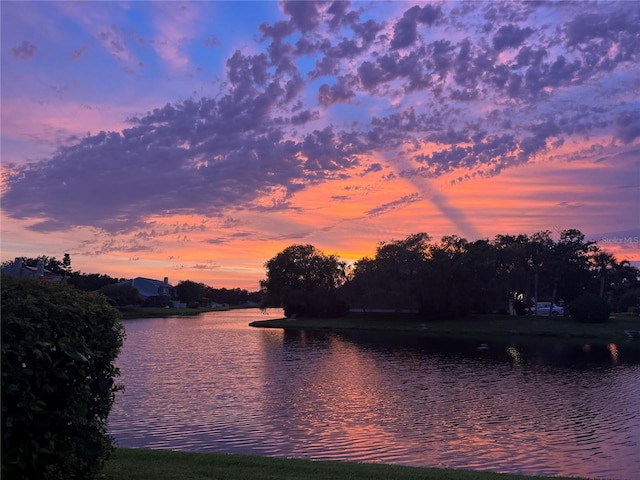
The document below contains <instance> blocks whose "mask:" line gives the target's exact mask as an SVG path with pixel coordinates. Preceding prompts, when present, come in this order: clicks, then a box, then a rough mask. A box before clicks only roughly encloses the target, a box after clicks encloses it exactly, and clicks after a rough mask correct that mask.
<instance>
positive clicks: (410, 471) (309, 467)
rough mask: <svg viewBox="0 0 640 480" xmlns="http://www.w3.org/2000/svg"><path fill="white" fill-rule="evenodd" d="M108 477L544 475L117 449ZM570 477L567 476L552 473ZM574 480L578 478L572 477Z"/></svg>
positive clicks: (288, 479)
mask: <svg viewBox="0 0 640 480" xmlns="http://www.w3.org/2000/svg"><path fill="white" fill-rule="evenodd" d="M104 473H105V477H106V479H107V480H148V479H150V478H152V479H154V480H211V479H216V480H256V479H260V480H302V479H304V480H390V479H394V480H540V479H542V478H545V477H532V476H522V475H512V474H500V473H491V472H474V471H469V470H448V469H440V468H417V467H404V466H399V465H386V464H372V463H351V462H336V461H312V460H301V459H283V458H271V457H259V456H251V455H226V454H217V453H190V452H172V451H166V450H146V449H117V450H116V451H115V453H114V454H113V456H112V458H111V459H110V460H108V461H107V462H106V463H105V468H104ZM553 478H554V480H562V478H564V479H565V480H568V479H567V477H553ZM574 480H576V479H575V477H574Z"/></svg>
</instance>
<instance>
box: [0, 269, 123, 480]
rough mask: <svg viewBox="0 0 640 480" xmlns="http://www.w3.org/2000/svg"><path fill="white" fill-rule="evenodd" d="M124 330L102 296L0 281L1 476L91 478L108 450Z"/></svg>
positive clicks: (36, 283)
mask: <svg viewBox="0 0 640 480" xmlns="http://www.w3.org/2000/svg"><path fill="white" fill-rule="evenodd" d="M123 339H124V331H123V328H122V325H121V324H120V321H119V313H118V312H117V310H115V309H114V308H113V307H111V306H110V305H109V304H108V303H107V301H106V300H105V299H104V298H102V297H101V296H97V295H92V294H88V293H84V292H81V291H78V290H76V289H74V288H73V287H69V286H65V285H59V284H55V283H52V282H48V281H45V280H37V279H17V278H9V277H3V278H2V478H11V479H38V480H40V479H43V480H45V479H46V480H49V479H63V478H64V479H75V478H83V479H85V478H91V477H92V476H94V475H95V474H96V473H97V472H98V471H99V470H100V469H101V467H102V463H103V461H104V460H105V459H106V458H107V457H108V455H109V453H110V452H111V450H112V449H113V441H112V439H111V437H109V436H108V435H107V434H106V429H105V427H106V421H107V416H108V414H109V411H110V410H111V406H112V405H113V401H114V394H115V392H116V391H118V390H119V389H120V387H118V386H117V385H115V384H114V378H115V377H116V376H117V375H118V374H119V371H118V369H117V368H116V367H115V366H114V364H113V362H114V360H115V359H116V357H117V355H118V353H119V351H120V348H121V346H122V342H123Z"/></svg>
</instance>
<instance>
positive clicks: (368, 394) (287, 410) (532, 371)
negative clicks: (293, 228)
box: [110, 310, 640, 479]
mask: <svg viewBox="0 0 640 480" xmlns="http://www.w3.org/2000/svg"><path fill="white" fill-rule="evenodd" d="M281 315H282V312H281V311H276V310H273V311H270V312H269V313H268V314H263V313H261V312H260V311H259V310H255V311H247V312H246V313H245V312H243V311H231V312H216V313H211V314H206V315H204V316H202V317H198V318H193V319H184V318H175V319H149V320H133V321H128V322H126V328H127V343H125V349H124V351H123V353H122V355H121V358H120V359H119V363H120V365H121V368H122V372H123V377H122V380H123V381H124V383H125V385H126V387H127V388H126V390H125V392H124V394H121V395H119V397H118V400H117V401H116V405H115V407H114V411H113V414H112V417H111V419H110V429H111V432H112V433H113V434H114V435H115V437H116V439H117V440H118V442H119V443H120V445H121V446H124V447H127V446H137V447H147V448H149V447H151V448H172V449H180V450H196V451H222V452H228V453H234V452H235V453H253V454H260V455H275V456H294V457H307V458H316V459H342V460H355V461H375V462H389V463H398V464H406V465H422V466H445V467H456V468H467V469H469V468H471V469H478V470H493V471H504V472H519V473H525V474H535V475H564V476H569V475H578V476H584V477H590V476H602V475H605V476H607V477H609V478H616V479H627V478H630V472H631V471H635V470H636V469H637V468H636V467H640V457H638V455H637V452H638V451H637V448H635V447H636V446H637V445H638V444H639V442H640V437H638V434H637V432H638V431H639V429H638V428H637V427H638V421H639V418H638V416H637V411H638V408H640V404H638V402H639V401H640V398H639V397H638V395H637V389H638V388H639V386H638V380H639V378H638V371H637V369H638V363H637V361H636V362H635V363H634V362H633V361H632V358H633V355H635V356H636V357H637V354H638V352H637V350H633V349H629V348H630V345H626V344H625V345H616V346H615V348H614V345H613V344H611V345H609V346H608V347H607V346H606V345H598V344H595V343H594V344H593V345H592V349H591V351H590V352H583V351H582V350H581V345H577V346H575V348H574V346H571V345H564V344H562V343H551V344H548V343H545V342H543V343H541V344H539V345H538V344H536V343H532V344H529V343H522V344H513V345H512V344H504V345H500V343H499V342H496V341H493V342H491V343H490V344H489V345H488V347H487V348H486V349H482V350H478V349H477V348H476V347H477V345H478V344H477V343H475V342H470V343H469V342H462V343H460V342H444V341H428V339H418V338H414V337H410V338H407V337H402V336H388V335H375V334H374V335H371V334H365V333H358V334H356V333H353V334H348V335H347V334H343V335H337V334H333V333H328V332H310V331H307V332H298V331H282V330H270V329H253V328H250V327H247V324H248V323H249V322H250V321H252V320H257V319H264V318H274V317H278V316H281ZM510 347H512V348H513V349H515V351H517V352H518V354H519V355H520V358H521V363H519V364H516V365H514V364H513V355H512V356H511V357H510V356H509V354H508V353H507V350H508V349H509V348H510ZM631 347H633V345H631ZM515 351H513V352H512V353H513V354H515ZM616 351H617V352H618V357H617V358H618V364H617V365H616V364H615V359H614V355H613V352H616ZM576 362H577V363H576ZM630 362H631V363H630ZM603 472H605V473H603Z"/></svg>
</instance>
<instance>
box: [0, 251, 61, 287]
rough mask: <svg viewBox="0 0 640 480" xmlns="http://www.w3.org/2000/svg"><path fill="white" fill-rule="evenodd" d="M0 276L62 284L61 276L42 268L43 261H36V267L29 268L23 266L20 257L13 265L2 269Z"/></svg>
mask: <svg viewBox="0 0 640 480" xmlns="http://www.w3.org/2000/svg"><path fill="white" fill-rule="evenodd" d="M2 274H3V275H7V276H9V277H17V278H43V279H45V280H49V281H52V282H58V283H62V282H64V277H63V276H61V275H58V274H57V273H53V272H52V271H50V270H47V269H46V268H44V261H42V260H38V265H37V266H35V267H30V266H29V265H25V263H24V260H23V259H22V257H17V258H16V259H15V260H14V261H13V263H10V264H9V265H7V266H6V267H3V268H2Z"/></svg>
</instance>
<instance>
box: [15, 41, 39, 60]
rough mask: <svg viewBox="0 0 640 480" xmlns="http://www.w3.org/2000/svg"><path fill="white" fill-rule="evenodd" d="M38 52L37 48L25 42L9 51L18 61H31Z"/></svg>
mask: <svg viewBox="0 0 640 480" xmlns="http://www.w3.org/2000/svg"><path fill="white" fill-rule="evenodd" d="M37 51H38V47H37V46H36V45H34V44H33V43H31V42H29V41H28V40H25V41H24V42H22V43H21V44H20V46H18V47H13V48H12V49H11V55H13V57H14V58H17V59H18V60H31V59H32V58H33V57H35V56H36V52H37Z"/></svg>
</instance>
